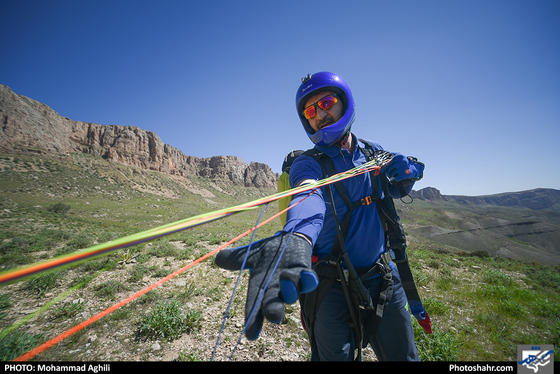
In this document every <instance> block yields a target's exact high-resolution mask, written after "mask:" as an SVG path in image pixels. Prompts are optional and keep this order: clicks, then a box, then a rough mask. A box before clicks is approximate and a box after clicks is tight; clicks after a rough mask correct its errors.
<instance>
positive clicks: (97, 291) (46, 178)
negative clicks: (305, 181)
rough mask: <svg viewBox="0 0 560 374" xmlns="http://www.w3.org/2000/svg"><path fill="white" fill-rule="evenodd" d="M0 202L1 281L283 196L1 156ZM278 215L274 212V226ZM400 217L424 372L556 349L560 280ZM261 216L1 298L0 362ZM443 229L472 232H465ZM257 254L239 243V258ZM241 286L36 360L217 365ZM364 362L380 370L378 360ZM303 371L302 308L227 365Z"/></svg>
mask: <svg viewBox="0 0 560 374" xmlns="http://www.w3.org/2000/svg"><path fill="white" fill-rule="evenodd" d="M0 191H2V195H1V197H0V227H1V230H0V267H1V268H0V270H6V269H10V268H12V267H18V266H22V265H24V264H28V263H35V262H37V261H42V260H45V259H49V258H52V257H53V256H57V255H59V254H64V253H69V252H73V251H76V250H79V249H81V248H86V247H88V246H91V245H93V244H95V243H100V242H106V241H109V240H112V239H114V238H117V237H122V236H125V235H129V234H133V233H136V232H139V231H143V230H146V229H148V228H152V227H157V226H159V225H162V224H164V223H169V222H174V221H176V220H179V219H182V218H186V217H190V216H193V215H196V214H200V213H203V212H208V211H211V210H216V209H220V208H224V207H228V206H233V205H237V204H240V203H242V202H245V201H250V200H253V199H255V198H257V197H260V196H265V195H269V194H271V193H273V192H274V191H259V190H257V189H251V188H242V187H239V186H234V185H232V184H231V183H229V182H226V181H208V180H203V179H197V178H192V179H189V180H179V179H175V178H173V177H171V176H168V175H164V174H161V173H157V172H149V171H144V170H139V169H135V168H132V167H128V166H125V165H121V164H115V163H109V162H106V161H104V160H101V159H97V158H94V157H91V156H89V155H84V154H75V155H68V156H65V157H47V156H17V157H14V156H10V155H3V156H0ZM276 209H277V206H276V205H275V204H272V205H271V206H270V207H269V208H268V209H267V211H266V212H265V216H266V217H269V216H271V215H272V214H273V213H275V212H276ZM400 209H401V213H402V215H403V219H404V220H405V224H406V227H407V231H408V233H409V240H410V244H409V255H410V259H411V263H412V267H413V272H414V274H415V277H416V280H417V283H418V286H419V288H420V292H421V294H422V296H423V297H424V299H425V304H426V307H427V309H428V312H429V313H430V315H431V317H432V321H433V323H434V334H432V335H425V334H424V333H423V331H422V330H421V328H420V327H419V326H418V325H417V324H416V323H415V328H416V333H417V344H418V347H419V350H420V354H421V357H422V358H423V359H424V360H510V361H513V360H515V359H516V353H517V349H516V346H517V345H518V344H554V345H555V346H556V348H558V347H559V346H560V341H559V336H560V275H559V268H558V266H556V267H555V266H546V265H542V264H538V263H535V262H527V261H519V260H515V259H502V258H499V257H495V256H491V255H490V254H489V252H488V251H486V250H477V249H476V248H473V250H469V251H467V250H464V249H458V248H456V247H453V246H450V245H448V244H444V243H441V242H436V241H433V240H431V239H428V236H423V235H418V233H419V232H420V231H417V230H415V228H419V227H421V226H422V227H425V226H429V225H432V224H433V225H434V226H438V227H447V226H445V225H444V224H443V222H442V219H441V214H443V213H442V210H431V208H430V207H429V206H422V204H421V203H420V204H418V202H416V203H414V204H413V205H412V206H406V207H405V206H400ZM438 209H439V208H438ZM446 211H449V209H447V208H446ZM259 213H260V209H256V210H253V211H250V212H244V213H239V214H236V215H234V216H232V217H228V218H225V219H222V220H219V221H216V222H213V223H210V224H207V225H203V226H199V227H196V228H193V229H190V230H187V231H183V232H181V233H177V234H174V235H171V236H169V237H165V238H162V239H159V240H156V241H153V242H150V243H145V244H142V245H138V246H135V247H131V248H128V249H124V250H120V251H117V252H115V253H113V254H110V255H107V256H105V257H102V258H99V259H95V260H91V261H87V262H85V263H82V264H79V265H77V266H74V267H70V268H66V269H62V270H60V271H54V272H51V273H47V274H44V275H41V276H39V277H37V278H34V279H28V280H24V281H21V282H17V283H14V284H10V285H7V286H3V287H2V289H0V329H2V330H1V331H0V357H1V358H2V360H8V359H13V358H15V357H17V356H18V355H19V354H22V353H24V352H26V351H27V350H29V349H31V348H33V347H35V346H36V345H38V344H39V343H40V342H42V341H45V340H47V339H49V338H52V337H54V336H56V335H58V334H60V333H62V332H64V331H66V330H67V329H69V328H71V327H72V326H75V325H76V324H78V323H80V322H82V321H84V320H85V319H87V318H89V317H91V316H94V315H96V314H97V313H100V312H101V311H103V310H105V309H106V308H108V307H110V306H112V305H114V304H116V303H117V302H119V301H120V300H123V299H125V298H126V297H128V296H130V295H132V294H134V293H135V292H137V291H139V290H141V289H143V288H145V287H146V286H148V285H150V284H153V283H154V282H156V281H157V280H159V279H161V278H163V277H165V276H166V275H168V274H170V273H171V272H173V271H175V270H177V269H180V268H181V267H183V266H184V265H186V264H188V263H190V262H192V261H193V260H195V259H197V258H199V257H200V256H201V255H203V254H205V253H208V251H210V250H212V249H214V248H216V247H217V246H218V245H219V244H220V243H223V242H225V241H227V240H229V239H232V238H233V237H235V236H236V235H238V234H239V233H241V232H243V231H245V230H247V229H249V228H251V227H252V226H254V224H255V222H256V220H257V217H258V215H259ZM473 214H475V212H473ZM443 221H445V224H446V225H450V224H456V225H463V224H464V222H463V223H461V222H459V221H461V220H459V219H457V220H456V221H453V222H454V223H451V221H450V220H443ZM550 224H553V223H550ZM409 228H410V231H409ZM278 229H279V223H278V222H274V223H271V224H269V225H266V226H264V227H262V228H261V229H259V230H258V231H257V239H258V238H261V237H266V236H269V235H271V234H273V233H274V232H275V231H276V230H278ZM248 241H249V238H248V237H247V238H244V239H242V240H241V241H240V244H244V243H247V242H248ZM236 277H237V274H235V273H232V272H227V271H223V270H222V269H219V268H217V267H216V266H215V265H213V261H212V259H208V260H206V261H204V262H202V263H200V264H198V265H196V266H195V267H193V268H191V269H189V270H188V271H186V272H185V273H183V274H181V275H180V276H178V277H176V278H173V279H172V280H170V281H169V282H166V283H164V284H163V285H161V286H160V287H158V288H156V289H154V290H153V291H150V292H149V293H147V294H146V295H144V296H142V297H141V298H139V299H137V300H134V301H132V302H131V303H129V304H127V305H125V306H123V307H121V308H120V309H118V310H116V311H115V312H113V313H111V314H109V315H107V316H106V317H104V318H102V319H100V320H99V321H97V322H95V323H93V324H92V325H91V326H88V327H86V328H85V329H83V330H80V331H79V332H77V333H76V334H74V335H72V336H71V337H69V338H67V339H65V340H63V341H62V342H60V343H59V344H57V345H55V346H54V347H52V348H50V349H48V350H47V351H45V352H44V353H41V354H40V355H38V356H37V357H36V358H35V359H36V360H107V361H109V360H116V361H120V360H182V361H193V360H209V359H210V357H211V355H212V352H213V349H214V345H215V343H216V341H217V339H218V334H219V332H220V331H221V328H222V322H223V316H224V313H225V311H226V307H227V305H228V303H229V302H230V297H231V294H232V290H233V288H234V285H235V283H236ZM247 278H248V277H247V274H244V275H243V276H242V277H241V281H240V285H239V288H238V290H237V292H236V294H235V298H234V300H233V302H232V308H231V310H230V311H229V317H230V319H229V320H228V323H227V325H226V326H225V327H224V330H223V332H222V334H221V335H220V343H221V344H220V345H219V346H218V349H217V350H216V355H215V359H216V360H227V359H228V358H229V357H230V355H231V354H232V349H233V348H234V346H235V343H236V342H237V339H238V338H239V335H240V334H241V330H242V326H243V318H244V317H243V314H244V312H243V310H244V299H245V292H246V291H245V287H246V282H247ZM364 356H365V359H366V360H374V359H375V357H374V355H373V352H371V350H370V349H367V350H366V352H365V355H364ZM308 358H309V353H308V344H307V339H306V335H305V332H304V331H303V329H302V328H301V325H300V323H299V308H298V306H297V305H292V306H288V307H287V315H286V318H285V320H284V321H283V322H282V323H281V324H280V325H272V324H266V326H265V328H264V329H263V331H262V333H261V337H260V338H259V339H258V340H257V341H254V342H248V341H246V340H245V339H242V340H241V343H240V345H238V346H237V347H236V350H235V352H233V357H232V359H233V360H237V361H247V360H291V361H295V360H307V359H308ZM558 358H560V355H556V359H557V360H558Z"/></svg>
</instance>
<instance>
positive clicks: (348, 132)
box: [340, 131, 350, 147]
mask: <svg viewBox="0 0 560 374" xmlns="http://www.w3.org/2000/svg"><path fill="white" fill-rule="evenodd" d="M349 136H350V131H347V132H346V134H344V136H343V137H342V138H341V139H340V146H341V147H343V146H344V145H345V144H346V143H348V137H349Z"/></svg>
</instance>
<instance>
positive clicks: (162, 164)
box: [0, 85, 278, 188]
mask: <svg viewBox="0 0 560 374" xmlns="http://www.w3.org/2000/svg"><path fill="white" fill-rule="evenodd" d="M0 152H2V153H8V154H17V153H54V154H70V153H90V154H93V155H96V156H101V157H103V158H104V159H106V160H109V161H115V162H120V163H123V164H127V165H131V166H136V167H140V168H142V169H145V170H155V171H160V172H163V173H166V174H170V175H174V176H179V177H186V176H188V175H196V176H200V177H207V178H228V179H230V180H231V181H233V182H234V183H236V184H240V185H244V186H247V187H257V188H275V187H276V184H277V181H278V174H276V173H274V172H273V171H272V169H271V168H270V167H269V166H268V165H266V164H263V163H258V162H251V163H250V164H249V165H248V164H247V163H245V162H244V161H243V160H241V159H240V158H238V157H236V156H214V157H210V158H199V157H193V156H187V155H185V154H184V153H183V152H181V151H180V150H178V149H177V148H174V147H172V146H170V145H168V144H164V143H163V142H162V140H161V139H160V138H159V136H158V135H157V134H155V133H154V132H152V131H146V130H142V129H140V128H138V127H134V126H118V125H100V124H95V123H88V122H81V121H74V120H71V119H69V118H66V117H63V116H60V115H59V114H58V113H57V112H55V111H54V110H53V109H52V108H50V107H49V106H47V105H45V104H42V103H40V102H38V101H35V100H32V99H30V98H28V97H25V96H22V95H18V94H16V93H14V92H13V91H12V90H11V89H10V88H9V87H7V86H4V85H0Z"/></svg>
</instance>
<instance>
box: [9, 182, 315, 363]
mask: <svg viewBox="0 0 560 374" xmlns="http://www.w3.org/2000/svg"><path fill="white" fill-rule="evenodd" d="M317 188H318V187H317ZM316 190H317V189H315V190H313V191H312V192H311V193H310V194H309V195H308V196H306V197H305V199H306V198H307V197H309V196H311V195H312V194H313V193H314V192H315V191H316ZM305 199H302V200H300V201H298V202H297V203H295V204H293V205H292V206H289V207H287V208H286V209H284V210H282V211H281V212H278V213H276V214H275V215H273V216H272V217H270V218H268V219H266V220H264V221H263V222H261V223H259V224H258V225H257V226H256V227H252V228H251V229H249V230H247V231H245V232H244V233H242V234H240V235H238V236H236V237H235V238H233V239H231V240H230V241H228V242H227V243H225V244H223V245H221V246H219V247H218V248H216V249H214V250H212V251H210V252H208V253H207V254H205V255H204V256H202V257H199V258H198V259H196V260H194V261H193V262H191V263H190V264H188V265H186V266H184V267H182V268H181V269H179V270H176V271H175V272H173V273H171V274H169V275H168V276H166V277H165V278H162V279H160V280H159V281H157V282H155V283H153V284H151V285H150V286H148V287H146V288H144V289H142V290H140V291H138V292H136V293H135V294H133V295H131V296H129V297H127V298H126V299H124V300H122V301H120V302H118V303H117V304H115V305H113V306H111V307H109V308H107V309H105V310H104V311H102V312H100V313H98V314H96V315H95V316H93V317H91V318H89V319H87V320H85V321H84V322H82V323H80V324H78V325H76V326H74V327H72V328H70V329H68V330H66V331H65V332H63V333H62V334H60V335H57V336H55V337H54V338H52V339H50V340H48V341H46V342H44V343H42V344H40V345H38V346H37V347H35V348H33V349H32V350H30V351H29V352H27V353H24V354H22V355H21V356H19V357H17V358H16V359H14V361H27V360H30V359H32V358H33V357H35V356H37V355H38V354H40V353H42V352H44V351H46V350H47V349H49V348H50V347H52V346H54V345H55V344H58V343H59V342H61V341H63V340H64V339H66V338H68V337H70V336H72V335H73V334H75V333H77V332H78V331H80V330H82V329H83V328H85V327H87V326H89V325H91V324H92V323H94V322H96V321H98V320H100V319H101V318H103V317H105V316H106V315H107V314H109V313H111V312H114V311H115V310H117V309H119V308H120V307H122V306H124V305H126V304H128V303H129V302H131V301H133V300H135V299H137V298H138V297H140V296H142V295H144V294H145V293H147V292H149V291H151V290H153V289H154V288H156V287H158V286H160V285H162V284H163V283H165V282H167V281H168V280H170V279H172V278H174V277H176V276H177V275H179V274H181V273H183V272H184V271H186V270H188V269H190V268H191V267H193V266H194V265H196V264H198V263H200V262H202V261H203V260H205V259H207V258H208V257H210V256H212V255H214V254H215V253H217V252H219V251H221V250H222V249H224V248H225V247H227V246H229V245H230V244H232V243H234V242H236V241H237V240H239V239H241V238H242V237H244V236H246V235H248V234H249V233H251V232H253V231H255V230H256V229H257V228H258V227H261V226H263V225H265V224H267V223H268V222H270V221H272V220H273V219H275V218H276V217H278V216H280V215H281V214H283V213H285V212H287V211H288V210H289V209H291V208H293V207H295V206H296V205H297V204H299V203H301V202H302V201H303V200H305Z"/></svg>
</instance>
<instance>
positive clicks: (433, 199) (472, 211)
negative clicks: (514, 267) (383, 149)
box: [398, 187, 560, 264]
mask: <svg viewBox="0 0 560 374" xmlns="http://www.w3.org/2000/svg"><path fill="white" fill-rule="evenodd" d="M411 197H412V198H413V199H414V200H415V203H414V204H403V203H401V202H399V204H398V205H399V209H400V215H401V218H402V219H403V221H404V222H405V226H406V227H405V229H406V230H407V231H408V232H409V233H410V234H413V235H414V236H417V237H421V238H427V239H430V240H432V241H434V242H437V243H440V244H442V245H444V246H445V247H446V248H454V249H459V250H461V251H466V252H471V253H474V252H476V253H480V254H484V255H491V256H498V257H503V258H514V259H518V260H525V261H536V262H540V263H544V264H558V263H560V191H558V190H554V189H545V188H539V189H534V190H528V191H521V192H510V193H501V194H495V195H488V196H456V195H442V194H441V193H440V191H438V190H437V189H436V188H433V187H427V188H424V189H421V190H419V191H413V192H412V193H411Z"/></svg>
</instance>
